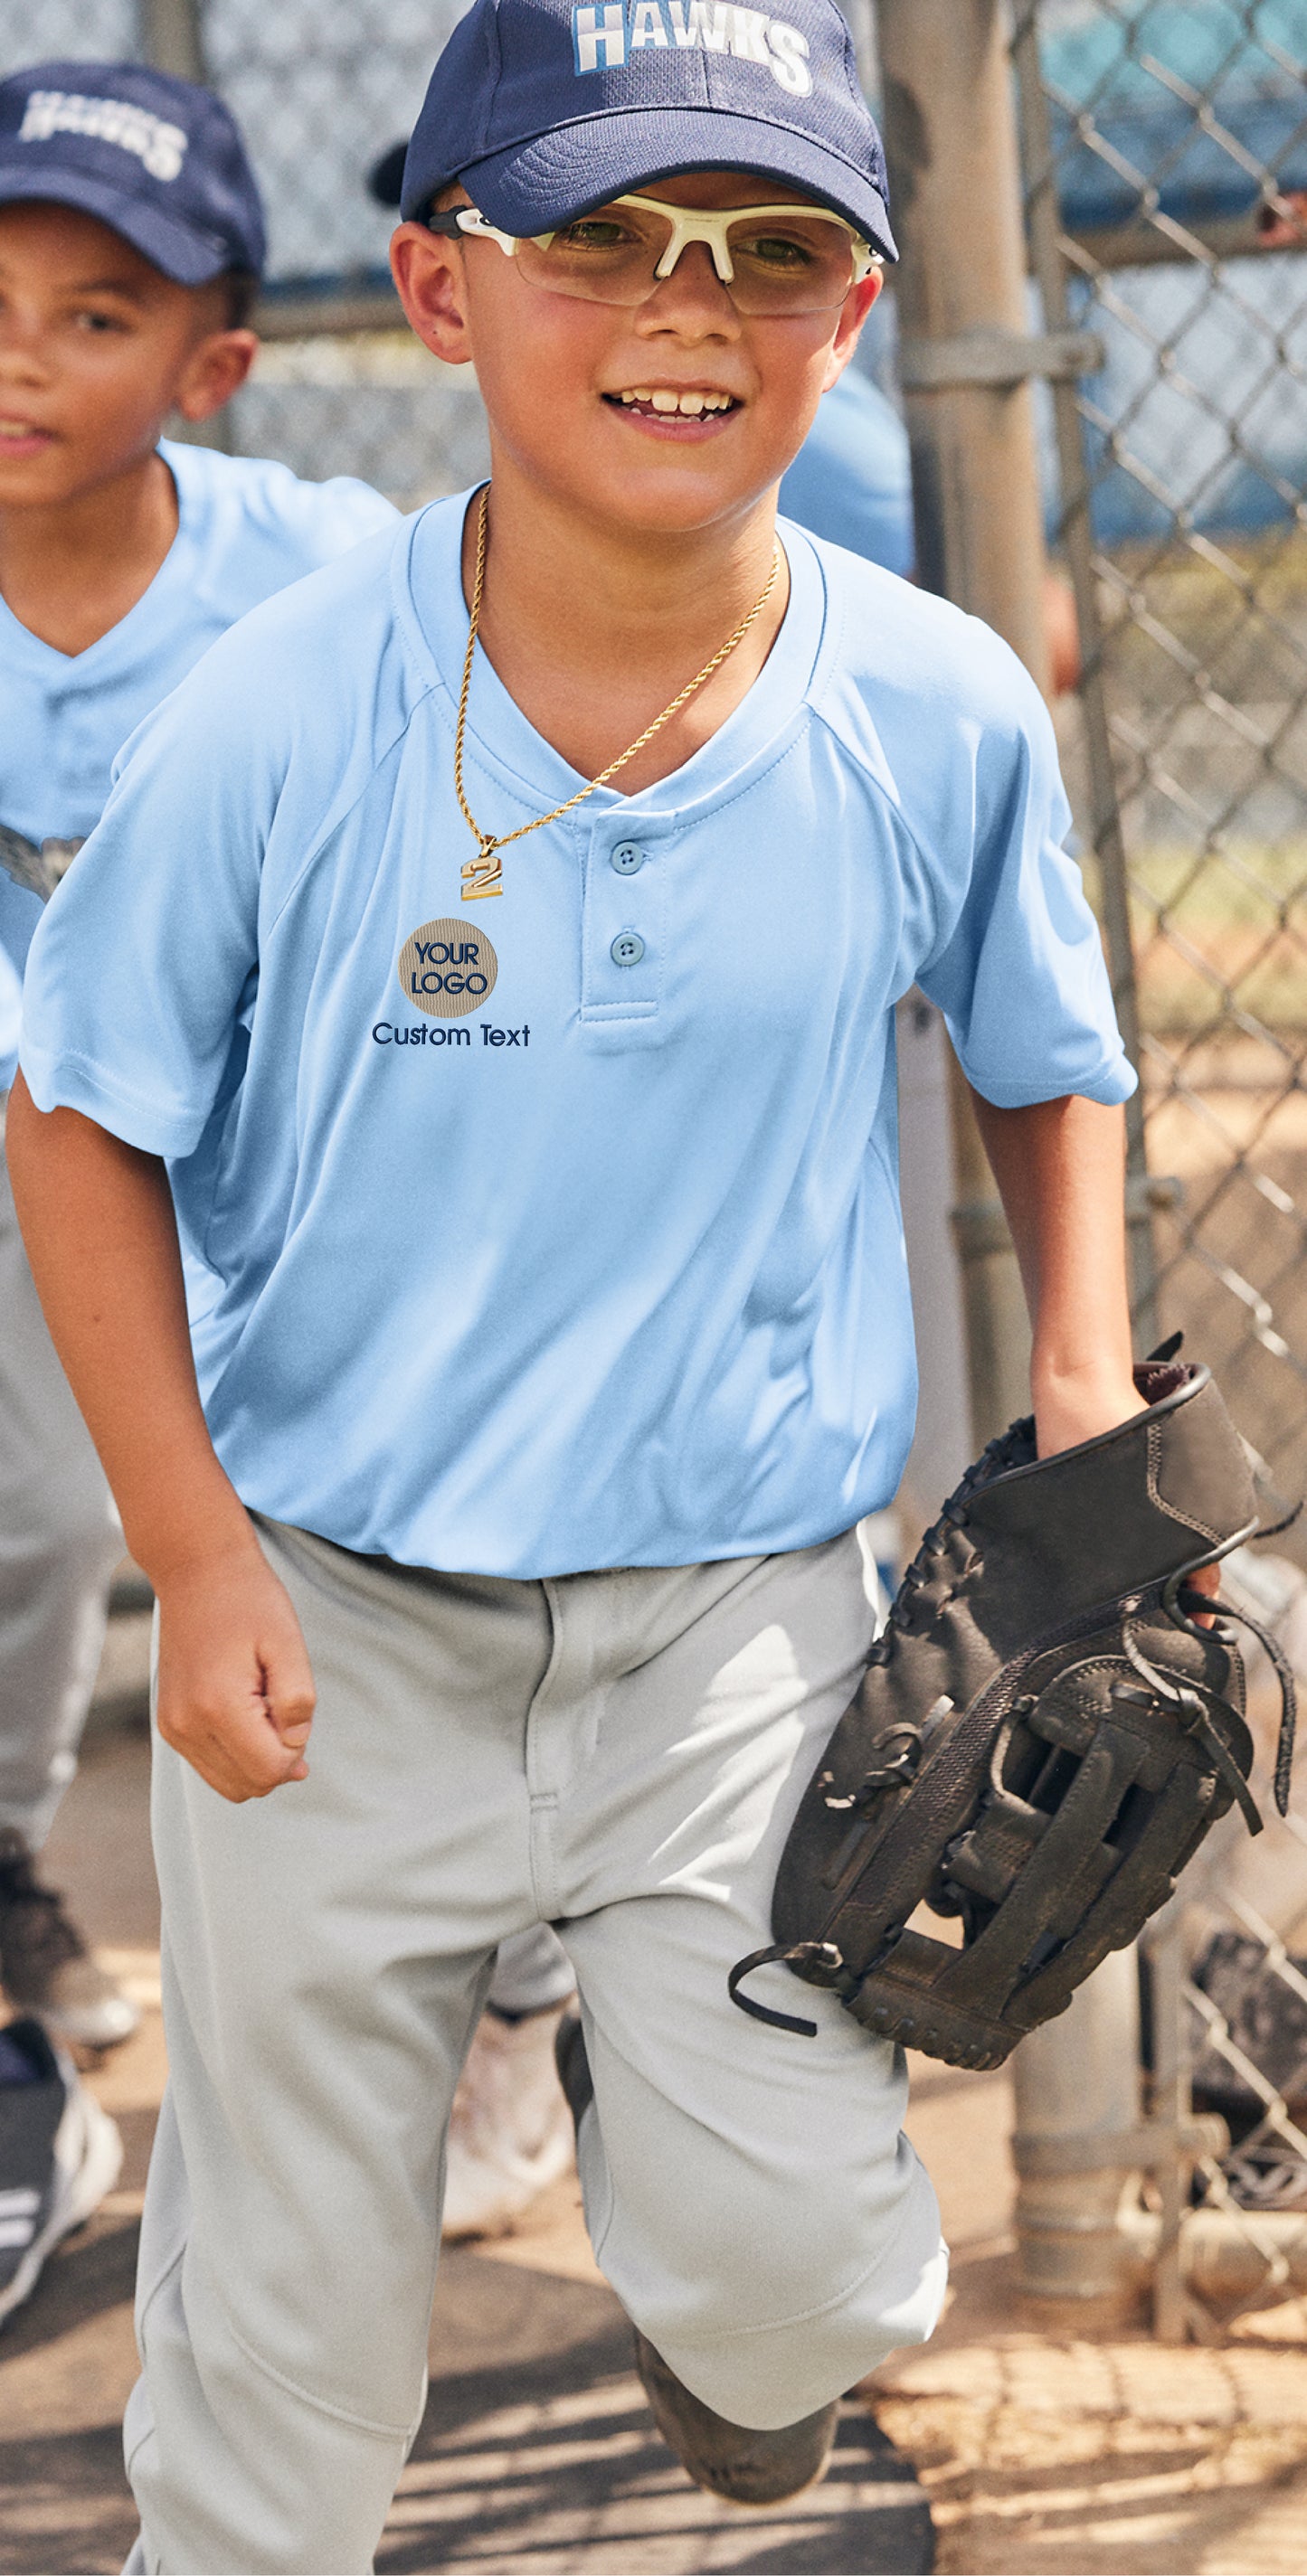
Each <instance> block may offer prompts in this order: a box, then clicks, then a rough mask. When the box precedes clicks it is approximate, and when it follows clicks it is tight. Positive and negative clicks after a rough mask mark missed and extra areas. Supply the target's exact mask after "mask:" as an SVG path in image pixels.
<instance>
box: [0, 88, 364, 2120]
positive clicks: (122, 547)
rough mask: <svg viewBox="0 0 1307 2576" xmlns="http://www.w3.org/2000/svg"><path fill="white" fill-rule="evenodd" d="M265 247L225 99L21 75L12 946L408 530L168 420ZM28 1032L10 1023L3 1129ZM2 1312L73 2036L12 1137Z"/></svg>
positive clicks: (3, 1591) (99, 1589)
mask: <svg viewBox="0 0 1307 2576" xmlns="http://www.w3.org/2000/svg"><path fill="white" fill-rule="evenodd" d="M263 258H264V233H263V216H262V210H261V208H260V204H259V195H258V189H257V187H256V185H255V181H254V176H253V173H252V171H251V169H250V166H249V163H248V161H247V160H246V157H245V151H244V147H243V145H242V143H241V139H240V136H239V134H238V132H237V130H236V127H235V125H234V124H233V122H232V119H231V117H230V116H229V114H228V112H227V110H226V108H225V107H223V105H222V104H221V102H220V101H219V100H218V99H216V98H214V97H213V96H211V95H210V93H209V92H208V91H206V90H202V89H197V88H196V87H194V86H193V85H192V84H191V83H190V82H188V81H178V80H170V79H166V78H165V77H164V76H163V75H162V74H160V73H158V72H152V71H145V70H141V69H138V68H134V67H132V66H131V65H128V64H125V63H95V62H49V63H39V64H36V65H35V66H34V67H33V68H32V69H31V70H29V71H24V72H17V73H15V74H13V75H12V76H11V77H10V78H9V79H7V80H5V81H0V953H2V954H3V956H4V958H5V961H6V966H7V968H9V969H14V970H17V971H18V972H19V973H21V970H22V967H23V963H24V960H25V958H26V954H27V950H28V947H29V945H30V943H31V939H32V934H33V931H34V930H35V927H36V924H37V922H38V921H39V920H40V917H41V908H42V901H43V898H44V896H45V895H46V893H48V891H49V887H50V885H51V884H52V883H53V881H54V878H55V876H56V875H57V873H58V871H59V870H60V869H61V868H62V867H63V866H65V865H66V863H67V860H68V856H69V853H70V851H71V850H72V849H75V848H76V847H77V846H78V844H79V843H80V842H81V841H83V840H84V839H85V838H86V836H87V834H88V833H90V832H91V831H93V830H94V827H95V825H96V823H97V822H98V821H99V818H100V814H101V811H102V809H103V806H104V802H105V799H106V797H107V795H108V793H109V777H110V770H111V767H112V763H113V759H114V755H115V753H116V752H117V751H118V749H119V747H120V745H121V744H122V743H123V742H124V741H125V739H126V737H127V736H128V734H130V733H131V732H133V731H134V729H135V727H136V726H137V725H138V724H139V723H140V721H141V719H142V717H143V716H146V715H148V714H149V713H150V711H151V709H152V708H154V707H156V706H157V705H158V703H159V700H160V699H161V698H163V697H166V696H167V694H168V691H169V690H170V689H173V688H175V687H176V685H177V682H178V681H179V680H181V679H182V678H184V676H185V674H186V673H187V671H189V669H190V668H191V665H192V663H193V662H195V661H196V660H197V659H198V657H199V655H200V654H201V653H202V652H203V651H204V650H205V648H206V646H207V645H209V644H211V643H212V642H213V639H214V637H215V636H217V635H220V634H222V632H223V631H224V629H225V628H226V627H228V626H230V625H231V623H232V621H233V619H235V618H237V617H239V616H241V615H243V613H244V611H245V610H246V609H247V608H252V607H253V606H254V605H255V604H256V602H258V601H259V600H263V599H266V598H267V597H268V595H269V593H270V592H272V591H275V590H280V589H281V588H282V587H283V586H284V584H285V583H287V582H289V581H296V580H298V579H299V577H300V575H301V574H302V573H306V572H311V571H314V570H315V569H316V568H317V566H318V565H319V564H323V563H326V562H328V561H329V560H330V559H331V558H332V557H333V556H335V555H338V554H340V553H342V552H343V551H344V550H345V548H347V547H349V546H353V545H355V544H357V543H358V541H359V539H360V538H362V537H365V536H369V535H371V534H372V533H373V532H374V531H375V530H376V529H378V528H380V527H382V526H390V525H393V524H394V521H395V515H396V514H395V512H394V511H393V510H392V508H391V506H390V504H389V503H388V502H386V501H383V500H382V499H381V498H380V496H379V495H378V494H376V493H374V492H370V491H368V490H367V488H366V486H365V485H363V484H361V483H355V482H348V481H343V480H342V481H337V482H334V483H325V484H313V483H301V482H298V481H297V480H296V478H295V476H294V475H293V474H291V473H289V472H288V471H287V469H286V468H285V467H284V466H281V465H270V464H262V463H256V462H254V461H251V460H246V459H243V458H242V459H237V458H233V457H227V456H222V455H218V454H216V453H215V452H213V451H212V450H211V449H206V448H203V447H195V446H190V445H184V444H177V443H175V442H173V441H172V440H169V439H166V438H163V437H162V436H161V432H162V431H163V428H164V424H165V422H166V421H167V419H168V418H169V416H170V415H177V414H180V416H181V417H182V419H183V420H185V421H188V422H190V423H192V424H195V425H198V424H200V423H202V422H203V421H205V420H207V419H208V418H209V417H210V416H211V414H212V413H214V412H215V411H216V410H218V408H219V407H220V406H221V405H222V404H223V403H224V402H226V401H227V400H228V398H229V397H230V395H231V394H232V393H234V392H235V390H236V388H237V387H238V385H239V384H240V383H241V381H242V379H243V378H244V376H245V375H246V373H247V371H248V369H249V366H250V363H251V360H252V358H253V356H254V352H255V349H256V346H257V343H256V340H255V338H254V335H253V333H252V332H251V331H250V330H249V329H248V327H247V316H248V312H249V309H250V306H251V304H252V302H253V297H254V292H255V289H256V286H257V283H258V277H259V273H260V271H261V269H262V266H263ZM159 855H160V854H159V853H158V852H155V851H144V852H142V853H141V856H140V865H141V867H142V868H143V869H144V870H146V871H148V870H149V868H150V867H152V866H153V865H154V864H155V863H156V861H157V859H158V857H159ZM196 900H197V903H202V901H203V888H202V886H200V887H197V888H196ZM16 1053H17V1038H16V1033H14V1032H12V1031H11V1032H9V1033H8V1034H7V1035H6V1036H5V1038H4V1042H3V1043H2V1044H0V1124H2V1121H3V1104H4V1097H5V1095H6V1094H7V1093H8V1090H9V1087H10V1084H11V1082H12V1079H13V1072H14V1065H15V1062H16ZM196 1255H197V1260H198V1257H199V1247H198V1246H197V1247H196ZM0 1316H2V1317H3V1326H2V1328H0V1985H3V1988H4V1991H5V1993H6V1994H7V1996H8V1998H9V2000H10V2002H11V2003H13V2004H15V2005H17V2006H19V2007H21V2008H24V2009H26V2010H28V2011H36V2012H39V2013H40V2014H41V2015H42V2016H43V2017H44V2018H45V2019H46V2020H47V2021H48V2022H49V2025H50V2027H51V2029H52V2030H54V2031H56V2032H57V2033H58V2034H59V2035H60V2036H61V2037H63V2038H66V2039H70V2040H73V2041H77V2042H81V2043H83V2044H85V2045H87V2046H91V2047H104V2046H107V2045H110V2044H112V2043H113V2042H114V2041H115V2040H119V2039H122V2038H124V2037H125V2036H126V2035H127V2033H128V2031H129V2030H131V2029H132V2027H133V2026H134V2023H135V2020H136V2018H137V2016H136V2012H135V2007H134V2006H133V2005H132V2004H131V2003H130V2002H129V2000H128V1999H127V1997H126V1996H124V1995H123V1994H122V1993H120V1992H119V1990H118V1989H117V1988H116V1987H115V1986H114V1985H113V1983H112V1981H111V1980H110V1979H109V1978H108V1977H107V1976H106V1975H105V1974H104V1972H103V1970H102V1969H101V1968H100V1967H99V1966H98V1965H97V1963H96V1961H95V1960H94V1959H93V1958H92V1957H90V1956H89V1955H88V1954H87V1952H86V1949H85V1945H84V1943H83V1941H82V1939H81V1936H80V1935H79V1933H78V1931H77V1928H76V1926H75V1924H74V1923H73V1922H72V1920H71V1919H70V1917H69V1916H68V1914H67V1913H66V1912H65V1910H64V1908H63V1906H62V1904H61V1902H60V1900H59V1898H58V1897H57V1896H56V1895H55V1894H54V1892H53V1891H52V1890H51V1889H49V1888H48V1887H45V1886H44V1885H43V1884H42V1882H41V1880H40V1878H39V1876H38V1874H37V1870H36V1866H35V1863H36V1855H37V1854H38V1853H39V1850H40V1847H41V1844H42V1843H43V1841H44V1839H45V1836H46V1833H47V1832H48V1830H49V1826H50V1823H51V1820H52V1818H53V1815H54V1811H55V1808H56V1806H57V1805H58V1802H59V1798H60V1795H61V1793H62V1791H63V1790H64V1788H65V1787H66V1786H67V1783H68V1781H69V1779H70V1778H71V1776H72V1772H73V1768H74V1765H75V1761H76V1755H77V1746H78V1742H79V1739H80V1736H81V1731H82V1726H83V1722H84V1720H85V1716H86V1710H87V1705H88V1702H89V1699H90V1695H91V1690H92V1686H93V1684H94V1680H95V1672H96V1665H97V1662H98V1659H99V1651H100V1646H101V1642H102V1640H103V1636H104V1623H105V1609H106V1601H107V1594H108V1584H109V1576H110V1573H111V1571H112V1568H113V1566H114V1564H115V1562H116V1560H117V1559H118V1557H120V1556H121V1554H122V1534H121V1531H120V1529H119V1527H118V1521H117V1515H116V1513H115V1511H114V1508H113V1504H112V1501H111V1498H110V1494H109V1489H108V1486H107V1485H106V1483H105V1478H104V1473H103V1470H102V1468H101V1467H100V1465H99V1462H98V1460H97V1458H96V1455H95V1451H94V1449H93V1448H92V1445H91V1442H90V1440H89V1439H88V1437H87V1434H86V1431H85V1429H84V1427H83V1424H82V1421H81V1419H80V1416H79V1414H78V1412H77V1408H76V1406H75V1404H74V1403H73V1400H72V1398H71V1396H70V1394H69V1391H68V1385H67V1381H66V1379H65V1377H64V1374H63V1371H62V1369H61V1368H60V1366H59V1363H58V1360H57V1359H56V1357H55V1354H54V1350H53V1348H52V1346H51V1342H50V1337H49V1333H48V1332H47V1330H46V1326H45V1323H44V1320H43V1318H42V1315H41V1310H40V1306H39V1304H38V1302H37V1298H36V1294H35V1291H34V1289H33V1287H32V1282H31V1278H30V1275H29V1273H28V1269H27V1263H26V1258H25V1256H24V1253H23V1248H22V1243H21V1240H20V1238H19V1233H18V1227H17V1224H16V1221H15V1218H14V1213H13V1206H12V1202H11V1200H10V1196H9V1187H8V1181H7V1179H6V1177H5V1174H4V1168H3V1158H2V1157H0ZM2 2161H3V2155H2V2144H0V2163H2Z"/></svg>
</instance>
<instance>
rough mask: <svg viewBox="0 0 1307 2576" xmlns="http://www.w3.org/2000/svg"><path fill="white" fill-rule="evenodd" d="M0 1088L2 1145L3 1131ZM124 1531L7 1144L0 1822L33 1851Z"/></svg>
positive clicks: (87, 1677)
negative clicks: (51, 1317)
mask: <svg viewBox="0 0 1307 2576" xmlns="http://www.w3.org/2000/svg"><path fill="white" fill-rule="evenodd" d="M2 1113H3V1099H2V1098H0V1142H2V1140H3V1132H4V1130H3V1115H2ZM122 1552H123V1540H122V1531H121V1528H120V1527H119V1522H118V1515H117V1512H116V1511H115V1510H114V1506H113V1500H112V1497H111V1495H110V1492H109V1488H108V1485H107V1484H106V1482H105V1478H104V1470H103V1468H102V1467H101V1465H100V1461H99V1459H98V1458H97V1456H96V1454H95V1451H94V1449H93V1447H92V1445H91V1437H90V1433H89V1432H88V1431H87V1428H86V1425H85V1423H84V1422H83V1420H82V1417H81V1415H80V1413H79V1412H78V1410H77V1407H76V1405H75V1403H74V1402H73V1397H72V1391H71V1389H70V1387H69V1384H68V1380H67V1378H66V1377H65V1376H64V1373H63V1370H62V1368H61V1367H60V1365H59V1361H58V1359H57V1358H56V1356H55V1348H54V1344H53V1342H52V1341H51V1339H50V1335H49V1333H48V1331H47V1329H46V1322H45V1317H44V1315H43V1314H42V1312H41V1306H40V1300H39V1298H38V1297H37V1293H36V1289H35V1286H34V1284H33V1280H32V1274H31V1271H30V1270H29V1268H28V1266H27V1255H26V1253H25V1252H24V1250H23V1239H22V1236H21V1235H20V1233H19V1231H18V1219H17V1216H16V1215H15V1213H14V1202H13V1193H12V1191H11V1190H10V1187H9V1173H8V1170H7V1168H6V1165H5V1162H4V1157H3V1153H2V1152H0V1825H13V1826H16V1827H17V1829H18V1831H19V1833H20V1834H21V1835H22V1837H23V1839H24V1841H25V1842H26V1843H27V1845H28V1847H29V1849H31V1850H33V1851H36V1850H38V1849H39V1847H40V1845H41V1844H42V1843H43V1842H44V1840H45V1837H46V1835H47V1833H48V1832H49V1830H50V1825H51V1821H52V1819H53V1816H54V1812H55V1809H56V1807H57V1806H58V1804H59V1800H60V1798H61V1797H62V1795H63V1793H64V1790H65V1789H66V1788H67V1786H68V1783H69V1781H70V1780H71V1778H72V1776H73V1773H74V1771H75V1769H76V1767H77V1747H78V1745H79V1743H80V1742H81V1736H82V1728H83V1726H84V1725H85V1723H86V1712H87V1710H88V1708H89V1707H90V1704H91V1693H92V1691H93V1690H94V1688H95V1675H96V1670H97V1667H98V1665H99V1661H100V1648H101V1646H102V1645H103V1643H104V1628H105V1618H106V1614H107V1611H108V1603H109V1578H110V1575H111V1574H112V1572H113V1569H114V1567H115V1565H116V1564H117V1562H118V1559H119V1558H120V1556H121V1555H122Z"/></svg>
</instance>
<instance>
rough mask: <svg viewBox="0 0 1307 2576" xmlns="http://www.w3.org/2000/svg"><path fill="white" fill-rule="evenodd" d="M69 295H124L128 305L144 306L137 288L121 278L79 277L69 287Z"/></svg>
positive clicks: (142, 296)
mask: <svg viewBox="0 0 1307 2576" xmlns="http://www.w3.org/2000/svg"><path fill="white" fill-rule="evenodd" d="M68 292H69V294H70V295H125V296H126V298H127V301H128V303H129V304H144V302H145V296H144V294H143V293H142V290H141V288H140V287H139V286H132V285H129V284H128V283H127V281H126V279H124V278H121V277H79V278H75V279H74V281H73V283H72V285H71V286H70V287H69V289H68Z"/></svg>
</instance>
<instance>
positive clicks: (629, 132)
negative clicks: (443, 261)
mask: <svg viewBox="0 0 1307 2576" xmlns="http://www.w3.org/2000/svg"><path fill="white" fill-rule="evenodd" d="M689 170H751V171H757V172H758V174H759V176H760V177H764V178H769V179H779V180H781V181H783V182H784V183H785V184H787V185H788V186H790V187H792V188H801V189H802V190H803V192H804V194H805V195H807V196H810V197H813V198H815V199H817V201H818V202H819V203H820V204H821V205H823V206H830V207H832V208H833V209H834V211H835V212H836V213H837V214H841V215H844V216H845V217H847V220H848V221H849V222H850V223H851V224H852V225H853V226H854V227H855V229H856V230H857V231H858V232H859V233H861V234H862V236H863V238H864V239H865V240H867V241H869V242H870V243H871V245H872V247H873V249H875V250H878V251H881V252H883V254H884V256H885V257H886V258H887V259H897V257H898V252H897V251H896V249H895V247H894V236H893V234H892V232H891V231H890V225H889V211H888V203H889V190H888V185H887V182H886V177H885V154H884V150H883V147H882V144H881V139H880V136H879V134H878V133H877V131H876V128H875V125H874V123H873V121H872V116H871V111H870V109H869V108H868V106H867V103H866V101H865V99H864V98H863V95H862V92H861V90H860V89H859V87H858V75H857V70H856V67H855V63H854V56H853V40H852V37H851V36H850V33H849V28H848V23H847V21H846V19H845V18H844V16H843V15H842V13H841V11H840V10H839V9H838V8H837V7H836V6H835V0H783V5H782V8H781V10H779V11H777V12H776V13H775V14H772V13H771V12H770V11H768V10H766V9H746V8H736V7H734V6H733V5H731V0H473V5H472V7H471V8H470V9H469V10H468V12H467V15H466V17H464V18H461V19H460V20H459V22H458V25H457V26H456V27H455V29H454V32H453V34H452V36H451V37H450V39H449V42H448V44H447V45H446V47H445V50H444V52H443V54H442V55H441V57H440V60H439V62H438V63H437V65H436V68H435V70H434V72H433V73H432V75H431V83H430V86H429V88H428V90H427V95H426V99H425V101H424V103H423V107H422V113H421V115H420V116H419V118H418V121H417V125H416V127H415V129H414V132H413V138H412V141H411V142H410V144H409V147H408V158H407V161H406V163H405V166H404V188H403V195H402V197H401V199H400V211H401V213H402V214H403V215H404V217H405V218H406V219H408V218H411V217H413V216H419V215H422V214H425V212H426V211H427V209H428V207H429V205H430V203H431V200H432V198H433V197H434V196H435V195H436V193H437V191H438V190H439V189H441V188H445V187H448V185H449V184H450V181H451V180H455V179H457V180H459V181H461V183H462V185H463V186H464V187H465V188H466V189H467V192H468V195H469V196H470V197H471V198H472V199H473V200H474V202H475V204H476V205H478V206H479V207H480V209H481V212H482V214H483V215H484V216H485V217H486V218H487V220H488V222H490V223H492V224H497V225H498V226H499V228H500V230H501V231H502V232H506V233H515V234H518V235H521V234H529V233H543V232H549V231H551V230H552V229H553V228H554V227H555V226H556V225H558V224H562V223H569V222H570V221H571V219H572V217H573V216H574V215H580V214H584V213H585V212H586V210H587V209H588V208H589V207H591V206H601V205H603V204H604V203H605V202H606V201H607V199H608V198H610V197H615V196H620V195H621V194H622V192H623V191H624V190H626V189H629V188H636V187H639V186H641V185H644V184H647V183H648V181H650V180H652V179H671V178H675V177H676V176H677V175H678V174H679V173H682V172H685V171H689Z"/></svg>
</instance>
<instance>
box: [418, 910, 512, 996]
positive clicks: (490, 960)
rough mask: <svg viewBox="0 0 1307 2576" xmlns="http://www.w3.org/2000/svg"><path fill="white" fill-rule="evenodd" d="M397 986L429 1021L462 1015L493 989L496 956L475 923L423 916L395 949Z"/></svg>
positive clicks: (489, 994) (497, 964) (496, 970)
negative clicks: (419, 922)
mask: <svg viewBox="0 0 1307 2576" xmlns="http://www.w3.org/2000/svg"><path fill="white" fill-rule="evenodd" d="M397 972H398V975H399V987H400V991H401V992H402V994H403V996H404V999H405V1001H406V1002H407V1003H408V1004H409V1005H410V1007H411V1008H412V1009H413V1010H415V1011H425V1013H426V1015H427V1018H428V1019H429V1020H465V1019H466V1018H467V1015H468V1012H469V1011H479V1010H480V1008H481V1006H482V1003H483V1002H488V1001H489V999H490V996H491V994H492V993H493V991H494V989H495V980H496V977H497V976H498V973H499V959H498V958H497V957H496V955H495V952H494V949H493V948H492V947H491V945H490V942H489V940H488V939H487V937H486V934H485V932H484V930H482V928H481V926H480V924H479V923H475V924H474V923H470V922H468V921H466V920H464V921H457V920H454V921H424V922H423V924H422V927H421V929H420V930H415V931H414V932H413V934H412V936H411V938H409V939H406V940H405V942H404V945H403V947H402V948H401V950H400V952H399V966H398V969H397Z"/></svg>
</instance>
